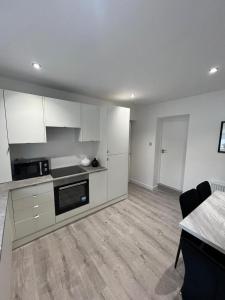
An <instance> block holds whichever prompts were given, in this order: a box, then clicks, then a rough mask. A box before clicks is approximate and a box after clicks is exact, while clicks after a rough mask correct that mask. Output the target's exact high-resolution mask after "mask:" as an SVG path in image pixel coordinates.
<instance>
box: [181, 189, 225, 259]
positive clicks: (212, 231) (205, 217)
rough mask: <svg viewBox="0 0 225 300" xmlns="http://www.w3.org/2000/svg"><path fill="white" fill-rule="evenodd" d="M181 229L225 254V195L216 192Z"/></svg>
mask: <svg viewBox="0 0 225 300" xmlns="http://www.w3.org/2000/svg"><path fill="white" fill-rule="evenodd" d="M180 227H181V228H182V229H184V230H185V231H187V232H189V233H190V234H192V235H194V236H195V237H197V238H198V239H200V240H202V241H203V242H205V243H207V244H209V245H210V246H212V247H214V248H215V249H217V250H219V251H220V252H222V253H224V254H225V193H224V192H220V191H216V192H214V193H213V194H212V195H211V196H210V197H209V198H207V199H206V200H205V201H204V202H203V203H202V204H200V205H199V206H198V207H197V208H196V209H195V210H194V211H193V212H192V213H190V214H189V215H188V216H187V217H186V218H184V219H183V221H181V222H180Z"/></svg>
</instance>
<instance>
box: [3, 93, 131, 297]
mask: <svg viewBox="0 0 225 300" xmlns="http://www.w3.org/2000/svg"><path fill="white" fill-rule="evenodd" d="M0 99H1V102H0V103H1V123H2V124H1V126H2V128H3V130H2V132H1V144H2V146H4V147H2V148H1V149H2V150H3V151H2V153H1V160H2V161H3V162H4V166H2V167H3V168H2V169H1V172H0V177H1V182H7V181H9V183H3V184H1V186H0V188H1V237H3V241H2V246H1V257H2V259H1V265H0V272H1V279H2V280H0V282H1V285H2V286H4V291H5V296H4V297H5V298H4V299H8V298H9V292H10V277H9V276H10V272H9V271H8V272H7V269H8V270H9V269H10V267H11V263H10V258H11V255H12V253H11V252H12V249H14V248H17V247H20V246H22V245H24V244H26V243H28V242H30V241H32V240H34V239H37V238H38V237H41V236H43V235H45V234H47V233H50V232H52V231H54V230H56V229H58V228H61V227H62V226H65V225H67V224H69V223H72V222H74V221H76V220H78V219H80V218H83V217H85V216H87V215H89V214H91V213H93V212H96V211H97V210H100V209H102V208H104V207H106V206H108V205H111V204H113V203H116V202H118V201H121V200H122V199H125V198H126V197H127V194H128V144H129V122H130V109H129V108H123V107H119V106H112V105H106V106H100V105H98V106H97V105H90V104H85V103H77V102H71V101H65V100H58V99H52V98H46V97H42V96H37V95H31V94H26V93H19V92H13V91H6V90H4V91H3V90H1V98H0ZM48 139H49V141H50V144H49V145H48ZM52 140H53V142H52ZM51 142H52V143H53V145H51ZM54 143H56V144H54ZM77 144H79V147H78V150H79V151H78V152H77V153H76V155H75V151H77V149H76V145H77ZM57 145H59V147H60V145H61V147H62V149H61V150H60V151H61V152H60V153H64V154H65V153H67V154H69V153H70V154H71V153H73V154H74V155H67V156H55V157H48V158H39V157H35V155H37V152H38V154H39V155H40V154H41V155H42V154H45V153H48V154H49V151H50V152H51V151H52V152H51V153H52V155H53V156H54V155H55V153H57V152H56V151H57V150H56V151H54V150H55V148H57ZM29 147H30V148H29ZM68 147H70V148H71V149H68ZM36 148H37V149H38V151H37V149H36ZM66 148H67V149H66ZM49 149H50V150H49ZM105 149H107V150H105ZM46 151H47V152H46ZM58 151H59V149H58ZM85 151H86V153H87V154H88V155H89V156H90V157H91V158H92V162H91V160H90V159H89V158H88V157H87V155H85V154H84V153H85ZM78 153H81V154H78ZM3 154H4V156H3ZM10 154H11V156H12V157H13V159H12V158H11V157H10ZM26 155H27V156H26ZM32 155H34V157H31V156H32ZM58 155H59V153H58ZM95 157H97V158H98V160H96V158H95ZM11 176H12V177H11ZM11 178H12V179H11ZM12 180H13V181H12ZM4 224H5V225H4ZM7 224H8V225H7ZM8 227H11V229H8ZM11 240H12V242H11ZM7 242H8V244H7ZM6 274H7V275H8V277H7V276H6Z"/></svg>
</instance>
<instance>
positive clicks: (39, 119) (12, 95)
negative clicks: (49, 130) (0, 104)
mask: <svg viewBox="0 0 225 300" xmlns="http://www.w3.org/2000/svg"><path fill="white" fill-rule="evenodd" d="M4 95H5V106H6V120H7V128H8V138H9V143H10V144H22V143H45V142H46V131H45V126H44V114H43V99H42V97H41V96H35V95H30V94H24V93H17V92H12V91H4Z"/></svg>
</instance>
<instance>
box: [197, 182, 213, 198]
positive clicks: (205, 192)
mask: <svg viewBox="0 0 225 300" xmlns="http://www.w3.org/2000/svg"><path fill="white" fill-rule="evenodd" d="M196 189H197V191H198V194H199V199H200V202H201V203H202V202H203V201H205V199H207V198H208V197H209V196H210V195H211V194H212V191H211V187H210V184H209V182H208V181H203V182H202V183H200V184H199V185H197V187H196Z"/></svg>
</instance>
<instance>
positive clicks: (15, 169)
mask: <svg viewBox="0 0 225 300" xmlns="http://www.w3.org/2000/svg"><path fill="white" fill-rule="evenodd" d="M48 174H49V162H48V159H47V158H35V159H16V160H14V161H13V163H12V178H13V180H21V179H26V178H33V177H39V176H44V175H48Z"/></svg>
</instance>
